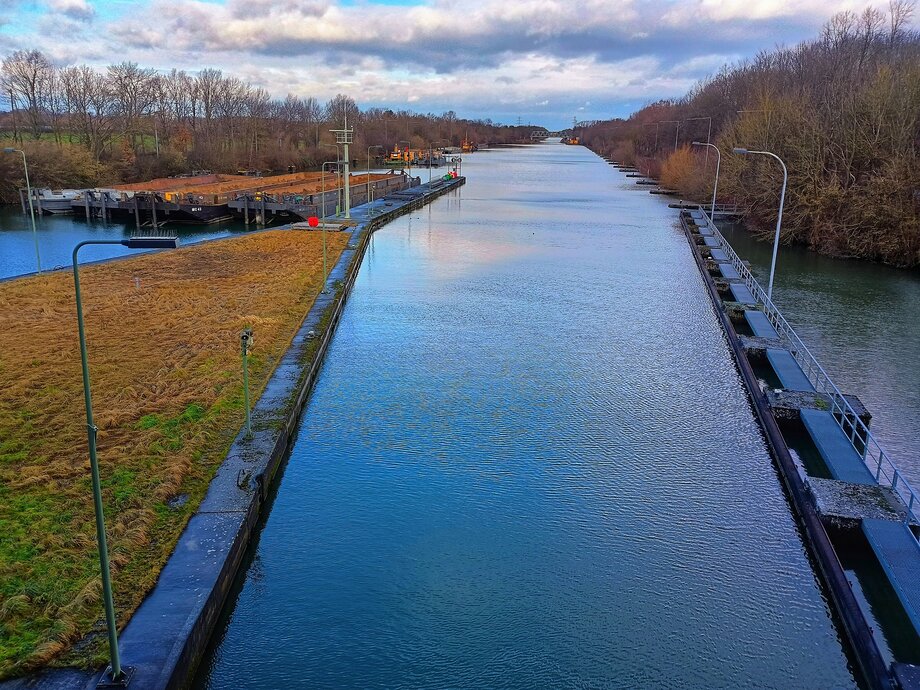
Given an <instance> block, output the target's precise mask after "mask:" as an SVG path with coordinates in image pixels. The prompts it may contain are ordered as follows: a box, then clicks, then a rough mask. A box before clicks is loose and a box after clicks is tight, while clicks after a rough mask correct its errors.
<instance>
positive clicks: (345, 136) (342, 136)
mask: <svg viewBox="0 0 920 690" xmlns="http://www.w3.org/2000/svg"><path fill="white" fill-rule="evenodd" d="M330 131H331V132H332V133H333V134H335V143H336V144H341V145H342V151H343V156H342V158H343V160H344V163H345V172H344V174H343V176H342V179H343V180H344V184H343V187H344V190H345V217H346V218H351V173H349V172H348V166H349V165H351V159H350V158H349V155H348V145H349V144H351V143H352V142H353V137H354V130H353V129H349V128H348V114H347V113H346V114H345V126H344V127H343V128H342V129H333V130H330Z"/></svg>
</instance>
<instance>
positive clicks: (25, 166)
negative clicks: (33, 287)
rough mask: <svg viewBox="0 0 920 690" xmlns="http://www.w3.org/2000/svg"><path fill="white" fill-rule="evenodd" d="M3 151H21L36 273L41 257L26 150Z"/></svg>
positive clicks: (6, 151) (8, 150)
mask: <svg viewBox="0 0 920 690" xmlns="http://www.w3.org/2000/svg"><path fill="white" fill-rule="evenodd" d="M3 153H21V154H22V167H23V169H24V170H25V172H26V195H27V196H28V197H29V215H30V216H32V239H33V240H35V265H36V267H37V268H38V274H39V275H41V272H42V257H41V254H39V252H38V232H37V231H36V230H35V207H34V206H33V205H32V185H31V184H30V183H29V164H28V163H27V162H26V152H25V151H23V150H22V149H14V148H9V147H7V148H5V149H3Z"/></svg>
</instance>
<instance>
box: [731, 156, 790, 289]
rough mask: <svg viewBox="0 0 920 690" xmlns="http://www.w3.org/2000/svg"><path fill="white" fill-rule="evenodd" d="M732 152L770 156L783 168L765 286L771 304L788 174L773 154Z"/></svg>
mask: <svg viewBox="0 0 920 690" xmlns="http://www.w3.org/2000/svg"><path fill="white" fill-rule="evenodd" d="M732 150H733V151H734V152H735V153H737V154H739V155H741V156H747V155H749V154H756V155H759V156H770V157H771V158H775V159H776V160H778V161H779V164H780V165H781V166H783V189H782V191H781V192H780V194H779V215H778V216H777V217H776V235H775V236H774V238H773V258H772V259H771V261H770V283H769V284H768V285H767V301H768V302H770V303H772V302H773V274H774V273H775V272H776V254H777V252H778V251H779V230H780V227H781V226H782V224H783V204H784V203H785V201H786V182H788V180H789V172H788V171H787V170H786V164H785V163H783V159H782V158H780V157H779V156H777V155H776V154H775V153H770V152H769V151H749V150H748V149H745V148H735V149H732Z"/></svg>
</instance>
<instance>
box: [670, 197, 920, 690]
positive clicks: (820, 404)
mask: <svg viewBox="0 0 920 690" xmlns="http://www.w3.org/2000/svg"><path fill="white" fill-rule="evenodd" d="M680 219H681V225H682V227H683V230H684V233H685V235H686V236H687V239H688V242H689V245H690V247H691V249H692V251H693V254H694V258H695V260H696V263H697V266H698V267H699V269H700V271H701V273H702V275H703V277H704V280H705V282H706V284H707V286H708V288H709V292H710V296H711V297H712V300H713V306H714V308H715V311H716V314H717V316H718V317H719V320H720V323H722V325H723V328H724V329H725V333H726V336H727V338H728V342H729V345H730V347H731V349H732V352H733V354H734V355H735V360H736V363H737V364H738V368H739V371H740V373H741V375H742V379H743V380H744V382H745V386H746V388H747V390H748V394H749V395H750V398H751V401H752V403H753V405H754V409H755V412H756V413H757V417H758V419H759V421H760V423H761V426H762V427H763V430H764V434H765V436H766V438H767V440H768V443H769V446H770V450H771V453H772V455H773V458H774V460H775V461H776V464H777V467H778V469H779V470H780V473H781V476H782V477H783V480H784V482H785V485H786V488H787V490H788V492H789V495H790V498H791V500H792V503H793V505H794V506H795V509H796V511H797V512H798V514H799V517H800V518H801V520H802V523H803V526H804V528H805V534H806V537H807V542H808V544H809V547H810V549H811V551H812V553H813V554H814V556H815V558H816V560H817V561H818V563H819V565H820V572H821V573H822V575H823V577H824V581H825V583H826V585H827V587H828V589H829V590H830V594H831V600H832V601H833V602H834V604H835V607H836V609H837V611H838V613H839V614H840V618H841V620H842V622H843V627H844V629H845V631H846V634H847V637H848V638H849V640H850V643H851V645H852V648H853V650H854V651H855V653H856V657H857V659H858V660H859V663H860V666H861V668H862V671H863V675H864V677H865V679H866V681H867V683H868V685H869V686H870V687H873V688H893V687H900V688H905V689H906V688H920V667H917V666H914V665H913V664H911V663H906V662H903V661H901V660H895V662H894V663H892V664H891V665H890V666H889V665H888V664H886V663H885V661H884V660H883V657H882V654H881V651H880V649H879V647H878V644H877V640H876V636H875V635H874V631H873V626H874V624H875V623H874V620H875V619H874V618H873V617H872V616H873V614H872V612H871V611H869V610H867V609H864V608H863V606H868V605H869V604H866V603H865V601H864V599H861V598H857V597H856V596H855V594H854V591H853V585H852V583H851V582H850V581H849V579H848V577H847V574H846V573H844V571H843V568H842V566H841V564H840V563H841V559H840V557H839V555H838V552H837V549H838V548H844V545H838V544H837V543H836V542H835V540H834V537H833V536H832V531H833V530H840V529H844V530H849V533H850V534H859V535H861V536H862V538H863V539H864V543H865V544H866V545H867V547H868V548H869V549H870V551H871V553H873V554H874V555H875V557H876V558H877V559H878V564H879V566H880V568H881V570H882V572H884V574H885V577H886V578H887V580H888V585H889V586H890V588H891V591H892V592H894V594H895V595H896V597H897V599H898V601H900V603H901V605H902V606H903V608H904V612H905V614H906V616H907V618H908V619H909V620H910V622H911V625H912V626H913V627H914V632H916V633H917V634H920V576H918V573H920V542H918V536H917V534H918V533H917V528H918V522H920V521H918V510H920V500H918V497H917V494H916V493H915V492H914V491H913V489H911V488H910V487H909V486H908V485H907V484H906V482H905V480H904V479H903V477H901V476H900V473H899V472H898V470H897V468H896V467H895V466H894V464H893V463H892V462H891V460H890V458H888V456H887V454H886V453H885V452H884V451H883V450H882V449H881V447H880V446H878V443H877V442H876V441H875V439H874V438H873V437H872V434H871V432H870V431H869V423H870V420H871V415H870V414H869V413H868V411H867V410H866V409H865V407H864V406H863V405H862V403H860V402H859V400H858V399H857V398H856V397H855V396H851V395H843V394H842V393H840V392H839V391H838V390H837V388H836V386H834V385H833V383H832V382H831V381H830V379H829V378H828V377H827V374H826V373H825V372H824V370H823V369H822V368H821V366H820V365H819V364H818V363H817V362H816V361H815V360H814V359H813V358H812V357H811V355H810V353H808V350H807V348H806V347H805V345H804V343H802V342H801V340H800V339H799V338H798V336H797V335H796V334H795V332H794V331H793V330H792V328H791V326H789V324H788V323H787V322H786V320H785V319H784V318H783V316H782V314H780V313H779V311H778V310H777V309H776V307H775V306H774V305H773V304H772V303H770V301H769V300H768V299H767V298H766V295H765V293H764V292H763V290H762V289H761V288H760V286H759V285H758V284H757V281H756V280H754V278H753V276H752V275H751V273H750V271H749V270H748V268H747V266H746V265H745V264H744V262H742V261H741V260H740V259H739V258H738V256H737V255H736V254H735V252H734V250H733V249H732V248H731V247H730V245H729V244H728V243H727V242H726V241H725V239H724V238H723V237H722V234H721V233H720V232H719V230H718V228H717V227H716V226H715V225H714V224H713V223H712V222H711V219H710V218H709V216H708V215H707V214H706V213H705V212H704V211H703V210H702V209H701V208H689V209H684V210H682V211H681V216H680ZM755 369H757V370H759V371H761V372H762V373H761V374H758V373H756V372H755ZM770 381H773V382H775V383H771V382H770ZM776 384H778V386H777V385H776ZM796 429H797V430H798V432H797V433H799V434H800V435H803V436H804V438H806V439H807V440H808V443H810V444H811V446H812V447H813V449H814V451H813V453H814V456H815V458H817V460H813V461H809V462H802V460H801V459H800V457H799V455H798V454H797V453H793V452H791V449H790V442H789V441H788V440H787V437H788V436H789V435H790V434H792V433H794V431H795V430H796ZM815 463H819V464H820V466H819V465H817V464H815ZM883 624H884V623H883ZM886 634H891V635H896V634H899V633H898V630H896V629H892V630H886Z"/></svg>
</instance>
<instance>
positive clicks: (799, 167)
mask: <svg viewBox="0 0 920 690" xmlns="http://www.w3.org/2000/svg"><path fill="white" fill-rule="evenodd" d="M912 19H913V4H912V3H909V2H905V1H904V0H894V1H893V2H892V3H891V4H890V5H889V7H888V8H887V10H886V11H882V10H879V9H877V8H874V7H869V8H867V9H866V10H865V11H863V12H862V13H861V14H855V13H852V12H843V13H840V14H837V15H836V16H834V17H833V18H832V19H831V21H830V22H829V23H828V24H827V25H826V26H825V27H824V29H823V31H822V33H821V35H820V36H819V37H818V38H816V39H815V40H811V41H807V42H804V43H801V44H799V45H797V46H794V47H789V48H778V49H776V50H772V51H767V52H763V53H760V54H758V55H757V56H756V57H754V58H753V59H750V60H746V61H744V62H741V63H739V64H736V65H732V66H730V67H726V68H724V69H723V70H722V71H721V72H720V73H719V74H717V75H715V76H714V77H712V78H710V79H708V80H706V81H704V82H702V83H700V84H698V85H697V86H696V87H695V88H694V89H693V90H691V92H690V93H688V94H687V95H686V96H684V97H683V98H680V99H677V100H672V101H660V102H657V103H653V104H651V105H648V106H647V107H645V108H643V109H641V110H639V111H638V112H636V113H634V114H633V115H632V116H631V117H629V118H628V119H626V120H609V121H605V122H599V123H597V124H595V125H593V126H591V127H588V128H586V129H585V130H584V131H583V132H582V133H581V134H582V142H583V143H584V144H585V145H587V146H589V147H590V148H592V149H593V150H594V151H596V152H598V153H601V154H602V155H606V156H610V157H611V158H613V159H615V160H618V161H623V162H626V163H630V164H633V165H636V166H637V167H638V168H639V169H640V170H641V171H642V172H644V173H650V174H651V175H653V176H657V177H660V179H661V181H662V184H663V185H665V186H667V187H670V188H674V189H677V190H679V191H680V193H681V194H682V195H683V196H684V197H685V198H693V199H697V200H708V199H709V197H710V196H711V194H712V185H713V181H714V179H715V164H716V158H717V156H716V153H715V151H713V150H712V149H711V148H708V147H704V146H693V145H692V142H694V141H701V142H706V141H707V140H711V142H712V143H714V144H716V145H717V146H718V147H719V149H720V150H721V171H720V177H719V189H718V191H719V201H720V202H734V203H738V204H741V205H742V206H743V207H745V208H746V209H747V211H748V217H747V220H748V226H749V227H750V228H751V229H752V231H754V232H755V233H757V234H759V235H761V236H764V237H771V238H772V233H773V231H774V225H775V223H776V216H777V212H778V207H779V195H780V188H781V185H782V179H783V174H782V169H781V168H780V166H779V164H778V163H777V162H776V161H775V160H772V159H770V158H768V157H767V156H760V155H753V156H742V155H737V154H733V153H732V150H733V148H735V147H739V148H747V149H751V150H755V149H758V150H765V151H770V152H772V153H774V154H776V155H778V156H779V157H780V158H781V159H782V160H783V161H784V162H785V164H786V166H787V167H788V171H789V182H788V189H787V192H786V200H785V211H784V214H783V223H782V229H783V231H782V241H783V242H784V243H799V244H804V245H807V246H809V247H811V248H813V249H815V250H817V251H819V252H823V253H826V254H831V255H835V256H847V257H860V258H864V259H869V260H874V261H881V262H885V263H888V264H892V265H896V266H904V267H917V266H920V33H918V32H917V31H916V30H913V29H912V28H911V21H912Z"/></svg>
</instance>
